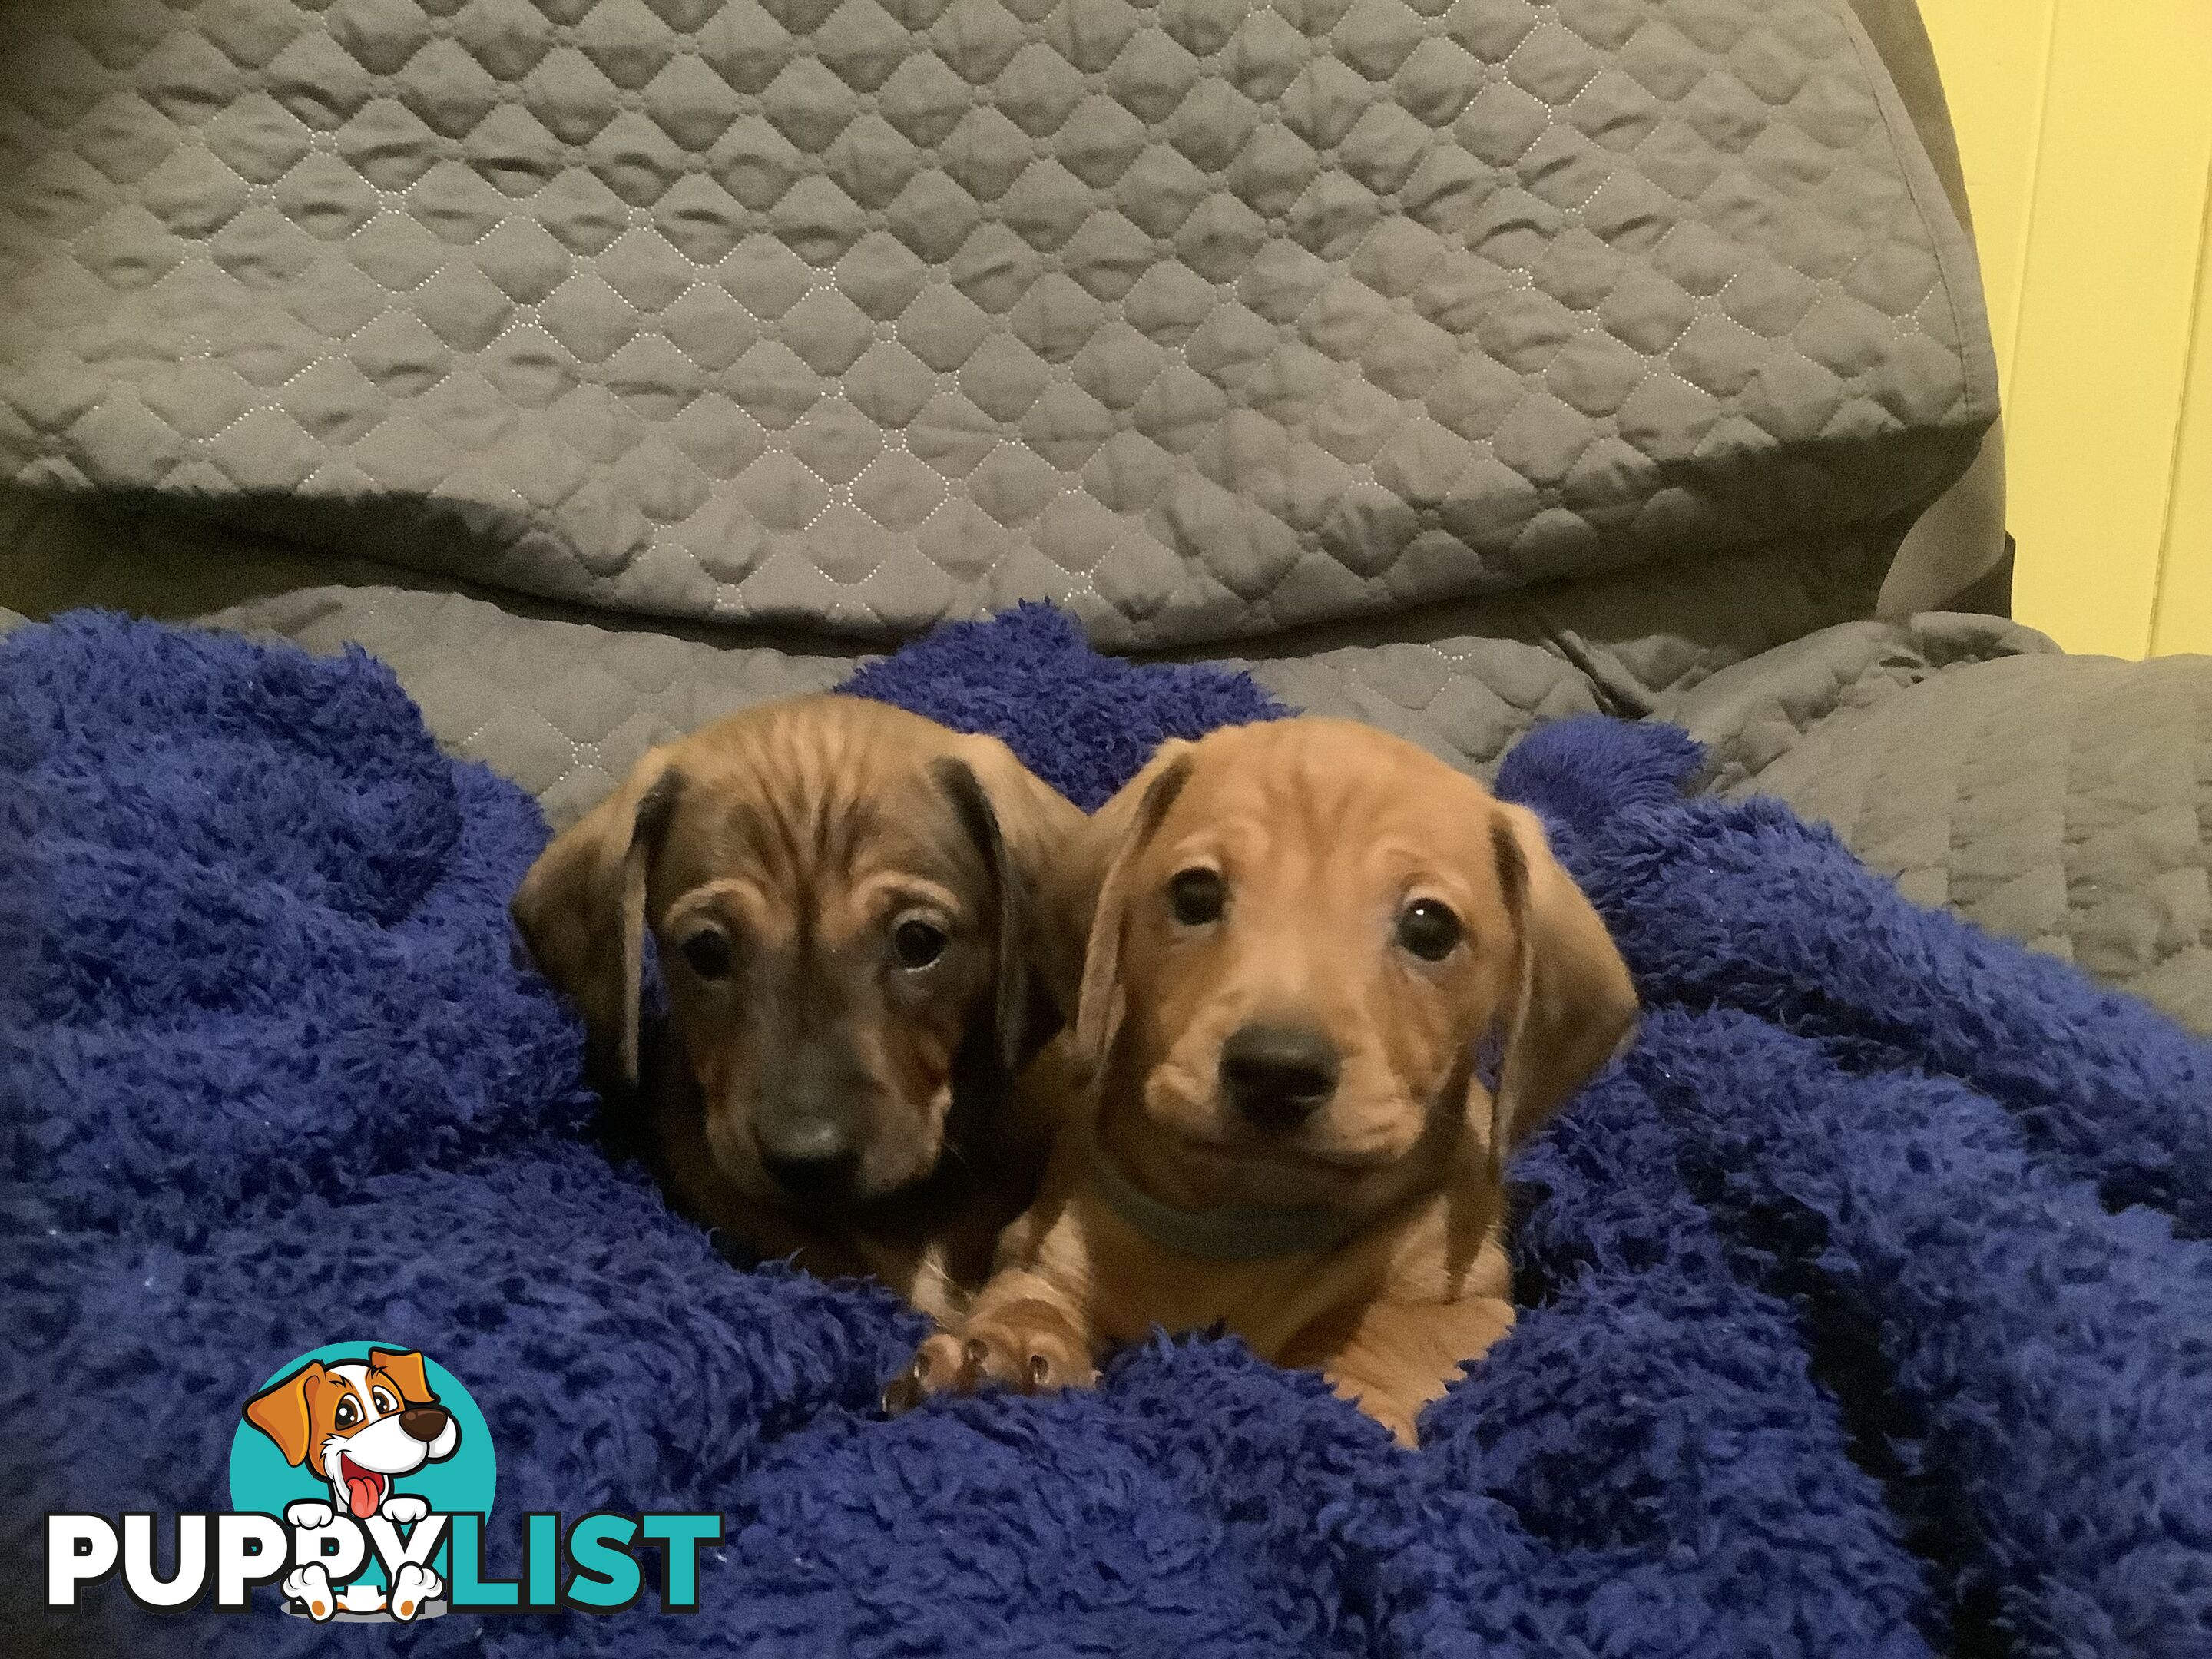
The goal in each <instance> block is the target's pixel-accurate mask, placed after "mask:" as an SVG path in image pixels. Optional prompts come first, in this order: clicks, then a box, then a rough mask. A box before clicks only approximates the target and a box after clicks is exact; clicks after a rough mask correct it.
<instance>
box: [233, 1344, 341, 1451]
mask: <svg viewBox="0 0 2212 1659" xmlns="http://www.w3.org/2000/svg"><path fill="white" fill-rule="evenodd" d="M322 1380H323V1362H322V1361H321V1360H319V1359H310V1360H309V1361H308V1362H307V1364H304V1365H302V1366H301V1367H300V1369H299V1370H296V1371H294V1372H293V1373H292V1374H291V1376H284V1377H279V1378H278V1379H277V1380H276V1382H274V1383H270V1385H269V1386H268V1387H267V1388H265V1389H263V1390H262V1391H261V1392H260V1393H259V1394H257V1395H254V1396H253V1398H252V1399H251V1400H249V1401H246V1421H247V1422H249V1423H251V1424H252V1425H253V1426H254V1427H255V1428H257V1429H258V1430H260V1431H261V1432H262V1433H264V1434H265V1435H267V1436H268V1437H270V1439H271V1440H273V1441H275V1442H276V1449H277V1450H278V1451H280V1452H282V1453H283V1454H284V1461H285V1462H287V1463H289V1464H292V1465H293V1466H294V1467H295V1468H296V1467H298V1466H299V1465H300V1464H301V1463H303V1462H306V1461H307V1452H308V1450H309V1447H308V1439H309V1437H311V1436H312V1435H313V1432H314V1427H313V1423H314V1419H313V1418H312V1417H311V1416H310V1415H309V1414H308V1411H307V1391H308V1390H309V1389H313V1388H314V1387H315V1386H316V1385H317V1384H319V1383H321V1382H322Z"/></svg>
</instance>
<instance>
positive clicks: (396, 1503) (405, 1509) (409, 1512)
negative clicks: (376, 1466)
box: [379, 1492, 430, 1527]
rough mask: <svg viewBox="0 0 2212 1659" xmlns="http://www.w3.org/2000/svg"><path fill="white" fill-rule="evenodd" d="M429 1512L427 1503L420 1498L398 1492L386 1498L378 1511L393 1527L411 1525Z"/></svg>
mask: <svg viewBox="0 0 2212 1659" xmlns="http://www.w3.org/2000/svg"><path fill="white" fill-rule="evenodd" d="M429 1512H430V1506H429V1504H427V1503H425V1502H424V1501H423V1500H422V1499H421V1498H409V1497H406V1496H405V1495H404V1494H402V1493H399V1492H394V1493H392V1496H391V1497H389V1498H386V1499H385V1500H384V1507H383V1509H382V1510H380V1511H379V1513H380V1514H381V1515H382V1516H384V1518H385V1519H386V1520H387V1521H389V1522H392V1525H394V1526H395V1527H411V1526H413V1525H414V1524H415V1523H416V1522H417V1521H420V1520H421V1519H422V1517H423V1516H426V1515H428V1514H429Z"/></svg>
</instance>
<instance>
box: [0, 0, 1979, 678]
mask: <svg viewBox="0 0 2212 1659" xmlns="http://www.w3.org/2000/svg"><path fill="white" fill-rule="evenodd" d="M0 164H4V167H5V174H4V177H5V180H6V182H5V183H4V184H0V289H4V290H5V291H6V292H7V293H8V294H9V296H10V303H9V306H8V307H6V309H5V312H4V314H0V477H8V478H13V479H15V480H17V481H19V482H22V483H32V484H36V485H38V486H40V487H42V488H50V489H83V488H94V487H96V488H100V489H108V490H118V489H120V490H159V491H161V492H166V493H167V494H170V495H178V496H189V497H197V498H206V499H208V500H210V501H214V502H216V503H217V504H218V507H219V509H220V510H221V511H222V513H224V514H225V515H226V516H228V517H229V518H231V519H233V520H236V521H242V522H246V523H249V524H252V525H255V526H259V527H263V528H267V529H273V530H278V531H282V532H285V533H287V534H289V535H291V536H293V537H295V538H298V539H300V540H301V541H303V542H305V543H307V544H312V545H321V546H324V547H330V548H337V549H339V550H344V551H348V552H352V553H360V554H366V555H368V556H374V557H377V558H380V559H384V560H387V561H391V562H399V563H404V564H407V565H410V566H412V567H415V568H424V569H429V570H433V571H437V572H444V573H457V574H466V575H468V576H470V577H471V578H472V579H476V580H488V581H494V582H497V583H501V584H505V585H507V586H513V587H515V588H518V589H521V590H524V591H526V592H533V593H538V594H541V595H549V596H556V597H562V598H568V599H580V600H583V601H586V602H589V603H592V604H596V605H611V606H616V607H619V608H624V609H629V610H634V611H645V612H650V613H654V614H658V615H663V616H676V617H702V618H708V617H711V618H713V619H715V620H718V621H731V620H742V619H758V620H765V621H771V622H775V621H794V620H805V621H809V622H817V623H818V622H826V623H830V624H832V625H836V626H840V627H843V628H846V629H853V630H857V631H861V632H867V633H877V634H880V633H882V632H884V630H887V629H910V628H913V627H915V626H918V625H921V624H924V623H929V622H931V621H933V620H935V619H937V618H939V617H945V616H949V615H957V614H973V613H975V612H978V611H982V610H985V609H988V608H991V607H993V606H995V605H1000V604H1003V603H1005V602H1006V601H1008V600H1011V599H1015V598H1018V597H1049V598H1053V599H1058V600H1060V601H1061V602H1063V603H1065V604H1066V605H1069V606H1071V607H1072V608H1073V609H1074V610H1075V611H1077V612H1078V613H1079V614H1080V615H1081V616H1082V617H1084V618H1085V620H1086V621H1087V622H1088V623H1090V624H1091V629H1092V631H1093V632H1094V634H1095V635H1097V636H1098V637H1099V638H1101V639H1102V640H1105V641H1111V642H1115V643H1120V644H1133V643H1134V644H1142V643H1159V644H1174V643H1179V642H1185V643H1187V642H1191V641H1206V640H1211V639H1220V638H1225V637H1229V636H1232V635H1249V634H1254V633H1258V632H1261V631H1265V630H1266V629H1270V628H1273V627H1277V626H1280V625H1283V624H1287V623H1294V622H1302V621H1310V620H1316V619H1322V618H1328V617H1344V616H1349V615H1353V614H1358V613H1362V612H1368V611H1378V610H1387V609H1389V608H1392V607H1395V606H1398V605H1404V604H1407V603H1409V602H1413V601H1416V600H1421V599H1441V598H1448V597H1452V596H1457V595H1466V594H1470V593H1475V592H1486V591H1492V590H1496V589H1498V588H1501V587H1507V586H1514V585H1516V584H1520V583H1522V582H1527V581H1530V580H1538V579H1547V578H1554V577H1559V576H1562V575H1567V574H1574V573H1577V572H1580V571H1585V570H1589V569H1595V568H1605V567H1607V566H1612V565H1618V564H1621V563H1625V562H1633V561H1636V560H1638V559H1642V558H1645V557H1649V556H1653V555H1655V554H1656V553H1660V552H1663V551H1667V550H1680V549H1684V548H1688V547H1702V548H1711V549H1721V548H1726V547H1731V546H1739V545H1743V544H1750V543H1754V542H1766V541H1772V540H1773V539H1775V538H1778V537H1780V536H1784V535H1788V534H1792V533H1795V532H1799V531H1802V530H1807V529H1810V528H1814V527H1833V526H1840V525H1850V524H1859V523H1866V522H1871V521H1873V520H1877V519H1880V518H1882V517H1884V516H1886V515H1888V514H1892V513H1896V512H1898V511H1899V510H1900V509H1903V508H1907V507H1911V506H1912V505H1913V504H1915V503H1917V502H1919V501H1923V500H1925V499H1926V498H1928V497H1929V495H1932V494H1933V493H1934V492H1935V491H1936V489H1939V488H1941V487H1942V485H1943V484H1945V483H1948V481H1949V479H1950V478H1951V477H1953V476H1954V475H1955V474H1956V472H1957V471H1959V469H1960V467H1962V466H1963V465H1965V463H1966V459H1968V458H1969V456H1970V455H1971V453H1972V445H1973V442H1974V441H1975V439H1976V437H1977V436H1978V434H1979V432H1980V431H1981V430H1982V428H1984V425H1985V424H1986V423H1987V422H1988V421H1989V420H1990V418H1991V416H1992V415H1993V413H1994V409H1995V389H1994V374H1993V367H1992V363H1991V360H1990V353H1989V349H1988V344H1987V339H1986V330H1985V326H1984V321H1983V319H1982V316H1981V313H1980V309H1979V298H1978V282H1977V280H1976V276H1975V273H1974V270H1973V265H1972V255H1971V252H1969V250H1968V248H1967V246H1966V241H1965V239H1964V237H1963V235H1962V234H1961V233H1960V230H1959V228H1958V226H1957V224H1956V222H1955V221H1954V220H1953V218H1952V217H1951V216H1950V213H1949V210H1948V207H1946V206H1945V204H1943V201H1942V195H1941V192H1940V191H1939V190H1938V189H1937V188H1936V185H1935V182H1934V179H1933V176H1932V174H1931V173H1929V168H1928V166H1927V162H1926V159H1925V157H1924V155H1923V154H1922V152H1921V151H1920V150H1919V149H1918V148H1917V140H1916V139H1914V137H1912V135H1911V129H1910V125H1909V124H1908V123H1907V122H1905V120H1904V119H1903V118H1902V114H1901V112H1899V109H1898V108H1897V106H1896V103H1895V98H1894V94H1893V90H1892V89H1891V88H1889V86H1888V83H1887V80H1886V79H1885V78H1883V75H1882V71H1881V69H1880V67H1879V64H1878V62H1877V61H1876V59H1875V57H1874V54H1873V53H1872V52H1871V50H1870V49H1869V47H1868V46H1866V43H1865V40H1864V37H1863V34H1861V33H1860V32H1859V30H1858V26H1857V23H1856V22H1855V21H1853V20H1852V19H1851V18H1850V14H1849V12H1848V10H1847V9H1845V8H1844V5H1843V4H1842V3H1841V0H1764V3H1754V0H1668V3H1665V4H1643V3H1629V0H1556V3H1541V4H1539V3H1531V0H1413V3H1408V0H1280V3H1278V4H1275V5H1272V6H1258V7H1254V6H1249V5H1248V4H1246V3H1243V0H1163V3H1159V4H1157V5H1150V6H1147V5H1141V4H1135V3H1131V0H1057V3H1055V0H764V3H763V0H729V3H721V4H717V3H713V0H536V3H532V0H329V3H319V0H298V3H292V0H200V3H197V4H195V3H191V0H174V3H166V4H165V3H162V0H54V3H41V4H37V5H16V6H12V7H9V8H7V9H5V21H4V22H0Z"/></svg>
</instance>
